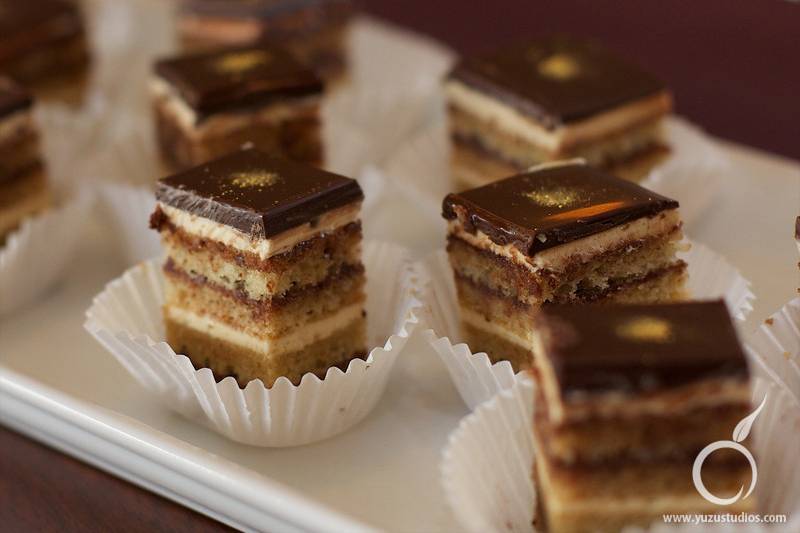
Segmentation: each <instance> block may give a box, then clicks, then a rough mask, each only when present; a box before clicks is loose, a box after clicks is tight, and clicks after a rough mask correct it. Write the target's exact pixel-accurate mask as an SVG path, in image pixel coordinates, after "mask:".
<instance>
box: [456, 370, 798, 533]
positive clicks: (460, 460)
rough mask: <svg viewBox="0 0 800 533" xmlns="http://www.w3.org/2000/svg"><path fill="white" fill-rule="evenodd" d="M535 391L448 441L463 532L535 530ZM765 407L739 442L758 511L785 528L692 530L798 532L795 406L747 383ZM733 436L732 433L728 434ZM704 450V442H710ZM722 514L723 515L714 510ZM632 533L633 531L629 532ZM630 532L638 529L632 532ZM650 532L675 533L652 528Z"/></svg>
mask: <svg viewBox="0 0 800 533" xmlns="http://www.w3.org/2000/svg"><path fill="white" fill-rule="evenodd" d="M534 388H535V384H534V383H533V382H532V380H530V379H529V378H527V377H526V378H525V379H523V380H520V381H519V382H517V383H515V385H514V386H513V387H511V388H510V389H506V390H504V391H502V392H501V393H499V394H498V395H497V396H495V397H494V398H492V399H491V400H489V401H487V402H485V403H483V404H481V405H480V406H479V407H478V408H477V409H476V410H475V411H474V412H473V413H471V414H470V415H468V416H467V417H465V418H464V419H463V420H462V421H461V422H460V424H459V425H458V428H457V429H456V430H454V431H453V433H452V434H451V435H450V437H449V438H448V442H447V445H446V446H445V449H444V452H443V454H442V461H441V482H442V489H443V491H444V493H445V498H446V501H447V503H448V505H449V506H450V509H451V510H452V511H453V514H454V516H455V517H456V519H457V520H458V521H459V523H460V524H461V526H462V527H463V528H464V530H465V531H469V532H474V533H493V532H508V531H513V532H516V533H519V532H529V531H533V530H534V528H533V526H532V522H533V520H534V519H535V515H536V512H537V511H536V508H535V507H536V506H535V502H536V501H537V499H536V487H535V486H534V483H533V481H532V469H533V462H534V459H535V454H536V451H535V447H534V442H533V402H534ZM765 395H766V396H767V402H766V404H765V407H764V409H763V410H762V411H761V413H760V414H759V415H758V417H757V418H756V420H755V425H754V426H753V435H754V437H751V438H748V439H746V440H744V441H743V444H744V445H745V447H747V448H750V449H751V451H753V452H754V455H755V457H756V462H757V467H758V479H757V485H756V493H755V494H756V495H757V497H758V501H759V504H758V507H757V512H758V513H762V514H787V515H788V516H787V523H786V524H782V525H778V526H775V527H774V528H771V527H769V526H766V527H765V526H762V525H757V524H751V525H743V526H741V527H736V526H734V525H731V524H724V525H722V526H720V527H717V528H715V527H714V526H711V525H703V526H696V525H693V526H689V527H691V531H698V530H699V531H742V532H759V531H763V532H772V531H775V532H777V531H785V532H789V531H798V530H800V475H798V470H799V468H798V462H797V439H798V431H799V429H798V428H800V405H798V404H797V403H796V401H795V400H794V398H793V397H792V395H791V394H790V393H789V392H788V391H786V390H785V389H784V388H783V387H782V386H780V385H778V384H776V383H774V382H770V381H768V380H765V379H762V378H755V379H754V380H753V405H758V404H760V403H761V400H762V399H763V398H764V396H765ZM731 429H732V430H733V428H731ZM709 444H710V443H709ZM720 512H725V508H724V507H720ZM630 529H633V528H629V530H630ZM636 530H641V529H640V528H639V529H636ZM648 530H650V531H674V526H667V525H665V524H663V523H661V522H660V521H656V522H654V523H653V525H652V526H651V527H650V528H648Z"/></svg>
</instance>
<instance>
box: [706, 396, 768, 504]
mask: <svg viewBox="0 0 800 533" xmlns="http://www.w3.org/2000/svg"><path fill="white" fill-rule="evenodd" d="M766 403H767V396H766V395H765V396H764V399H763V400H761V405H759V406H758V408H756V410H755V411H753V412H752V413H750V414H749V415H747V416H746V417H744V418H743V419H742V420H741V421H740V422H739V423H738V424H736V427H735V428H734V429H733V435H732V438H733V440H718V441H716V442H712V443H711V444H709V445H708V446H706V447H705V448H703V449H702V450H700V453H699V454H697V457H696V458H695V460H694V465H693V466H692V481H693V482H694V487H695V488H696V489H697V492H699V493H700V496H702V497H703V498H705V499H706V500H707V501H709V502H711V503H715V504H717V505H731V504H734V503H736V502H738V501H739V500H740V499H742V500H743V499H745V498H747V497H748V496H750V494H751V493H752V492H753V490H754V489H755V488H756V481H757V480H758V467H757V466H756V460H755V458H754V457H753V454H752V453H750V450H748V449H747V448H745V447H744V446H743V445H742V444H741V442H742V441H743V440H745V439H746V438H747V436H748V435H749V434H750V429H751V428H752V427H753V423H755V421H756V417H758V415H759V413H761V409H763V408H764V405H765V404H766ZM722 449H729V450H736V451H737V452H739V453H741V454H742V455H744V456H745V458H746V459H747V461H748V462H749V463H750V473H751V476H750V487H749V488H748V489H747V493H746V494H745V495H744V496H742V492H743V491H744V486H741V487H739V492H738V493H736V495H735V496H732V497H730V498H719V497H718V496H715V495H714V494H712V493H711V492H710V491H709V490H708V489H707V488H706V486H705V483H703V476H702V470H703V463H704V462H705V460H706V458H707V457H708V456H709V455H711V454H712V453H714V452H715V451H717V450H722Z"/></svg>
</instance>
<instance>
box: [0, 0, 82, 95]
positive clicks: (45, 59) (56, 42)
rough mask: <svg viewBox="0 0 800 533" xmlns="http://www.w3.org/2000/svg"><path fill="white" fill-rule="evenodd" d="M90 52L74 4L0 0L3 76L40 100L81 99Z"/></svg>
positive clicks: (56, 0)
mask: <svg viewBox="0 0 800 533" xmlns="http://www.w3.org/2000/svg"><path fill="white" fill-rule="evenodd" d="M88 65H89V51H88V47H87V42H86V32H85V29H84V24H83V19H82V16H81V13H80V10H79V9H78V6H77V5H76V2H70V1H67V0H24V1H19V0H0V74H3V75H7V76H10V77H12V78H14V79H15V80H17V81H18V82H20V83H21V84H23V85H24V86H26V87H27V88H29V89H32V90H35V91H36V92H37V95H38V96H39V97H44V98H51V97H52V98H57V99H61V100H66V101H69V102H73V101H76V100H79V99H80V97H82V92H83V85H84V79H85V75H86V72H87V69H88Z"/></svg>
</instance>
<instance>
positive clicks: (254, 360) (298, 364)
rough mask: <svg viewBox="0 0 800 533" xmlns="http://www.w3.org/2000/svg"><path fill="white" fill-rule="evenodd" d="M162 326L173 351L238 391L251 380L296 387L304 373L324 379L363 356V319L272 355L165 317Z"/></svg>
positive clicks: (364, 333) (265, 383)
mask: <svg viewBox="0 0 800 533" xmlns="http://www.w3.org/2000/svg"><path fill="white" fill-rule="evenodd" d="M165 325H166V330H167V342H169V344H170V346H172V347H173V349H174V350H175V351H177V352H178V353H184V354H186V355H187V356H188V357H189V358H190V359H191V360H192V363H193V364H194V365H195V367H197V368H210V369H211V370H212V371H213V372H214V375H215V376H216V377H217V379H222V378H224V377H227V376H233V377H234V378H235V379H236V380H237V381H238V383H239V385H240V386H242V387H244V386H245V385H246V384H247V383H248V382H249V381H251V380H254V379H261V380H262V381H263V382H264V385H265V386H267V387H271V386H272V385H273V384H274V383H275V380H277V379H278V378H279V377H281V376H285V377H286V378H287V379H288V380H289V381H291V382H292V383H293V384H295V385H298V384H299V383H300V380H301V378H302V377H303V376H304V375H305V374H306V373H309V372H311V373H313V374H315V375H316V376H317V377H319V378H324V377H325V373H326V372H327V371H328V369H329V368H331V367H334V366H335V367H339V368H341V369H342V370H344V369H346V368H347V364H348V363H349V362H350V361H351V360H352V359H355V358H359V359H364V358H366V356H367V351H366V344H365V342H364V339H365V338H366V318H364V317H363V316H362V317H361V318H359V319H356V320H354V321H352V322H351V323H350V324H349V325H347V326H345V327H343V328H339V329H337V330H335V331H334V333H332V334H331V335H329V336H327V337H324V338H321V339H319V340H316V341H315V342H312V343H311V344H307V345H305V346H303V347H302V348H301V349H299V350H296V351H289V352H282V353H274V354H273V353H265V352H263V351H258V350H253V349H252V348H249V347H245V346H242V345H241V344H238V343H233V342H230V341H228V340H226V339H225V338H224V337H223V336H219V335H217V334H215V332H214V330H213V329H195V328H192V327H190V326H188V325H186V324H185V323H183V322H178V321H175V320H173V319H171V318H170V316H169V315H167V316H166V317H165Z"/></svg>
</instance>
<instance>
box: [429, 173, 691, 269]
mask: <svg viewBox="0 0 800 533" xmlns="http://www.w3.org/2000/svg"><path fill="white" fill-rule="evenodd" d="M677 207H678V202H677V201H675V200H670V199H669V198H665V197H664V196H661V195H658V194H656V193H654V192H652V191H649V190H647V189H645V188H643V187H640V186H638V185H636V184H635V183H631V182H629V181H626V180H623V179H620V178H617V177H615V176H612V175H611V174H607V173H605V172H603V171H601V170H598V169H596V168H593V167H590V166H588V165H583V164H580V163H575V164H566V165H561V166H553V167H545V168H540V169H538V170H534V171H532V172H527V173H523V174H519V175H517V176H513V177H510V178H506V179H504V180H500V181H496V182H493V183H490V184H488V185H484V186H482V187H479V188H477V189H471V190H468V191H464V192H460V193H451V194H449V195H447V197H446V198H445V199H444V203H443V206H442V209H443V216H444V217H445V218H446V219H454V218H456V217H457V213H456V212H457V211H461V212H462V213H463V223H464V229H465V230H466V231H468V232H470V233H475V232H476V231H478V230H480V231H481V232H483V233H485V234H486V235H487V236H488V237H489V238H490V239H491V240H492V241H493V242H494V243H496V244H499V245H501V246H504V245H507V244H511V245H513V246H515V247H516V248H517V249H519V250H520V251H521V252H522V253H524V254H527V255H534V254H535V253H537V252H539V251H541V250H546V249H548V248H552V247H554V246H559V245H561V244H564V243H567V242H570V241H574V240H576V239H580V238H582V237H588V236H590V235H594V234H596V233H600V232H603V231H606V230H609V229H611V228H613V227H615V226H619V225H621V224H624V223H626V222H630V221H632V220H636V219H638V218H642V217H647V216H651V215H655V214H657V213H659V212H661V211H664V210H667V209H673V208H677Z"/></svg>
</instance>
